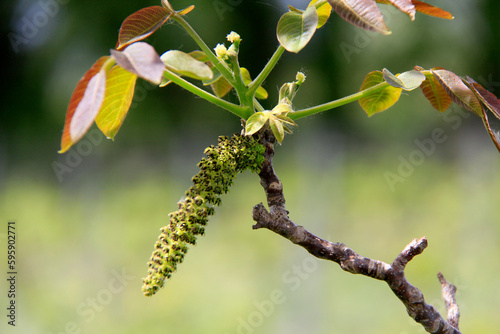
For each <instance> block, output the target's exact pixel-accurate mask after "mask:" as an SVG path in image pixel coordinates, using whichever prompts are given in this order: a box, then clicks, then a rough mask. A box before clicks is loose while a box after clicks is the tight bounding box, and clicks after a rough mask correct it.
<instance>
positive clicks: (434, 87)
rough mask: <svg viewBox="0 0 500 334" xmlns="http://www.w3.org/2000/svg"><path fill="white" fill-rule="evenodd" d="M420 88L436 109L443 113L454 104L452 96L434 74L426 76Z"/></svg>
mask: <svg viewBox="0 0 500 334" xmlns="http://www.w3.org/2000/svg"><path fill="white" fill-rule="evenodd" d="M420 88H421V89H422V93H424V96H425V97H426V98H427V100H429V102H430V103H431V105H432V106H433V107H434V109H436V110H438V111H440V112H443V111H446V110H447V109H448V108H449V107H450V105H451V102H452V101H451V98H450V96H449V95H448V93H447V92H446V90H445V89H444V88H443V86H442V85H441V84H440V83H439V81H438V80H437V79H436V77H435V76H434V75H433V74H429V75H426V78H425V81H424V82H422V85H420Z"/></svg>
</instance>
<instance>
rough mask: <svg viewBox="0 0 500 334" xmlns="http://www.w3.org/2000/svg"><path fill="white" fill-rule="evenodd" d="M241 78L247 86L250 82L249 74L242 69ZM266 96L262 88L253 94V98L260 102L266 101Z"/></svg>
mask: <svg viewBox="0 0 500 334" xmlns="http://www.w3.org/2000/svg"><path fill="white" fill-rule="evenodd" d="M241 78H242V79H243V83H244V84H245V85H247V86H248V85H249V84H250V83H251V82H252V77H251V76H250V72H248V70H247V69H246V68H244V67H242V68H241ZM268 95H269V94H268V93H267V91H266V90H265V89H264V88H263V87H262V86H260V87H259V88H257V91H256V92H255V97H256V98H258V99H261V100H265V99H267V97H268Z"/></svg>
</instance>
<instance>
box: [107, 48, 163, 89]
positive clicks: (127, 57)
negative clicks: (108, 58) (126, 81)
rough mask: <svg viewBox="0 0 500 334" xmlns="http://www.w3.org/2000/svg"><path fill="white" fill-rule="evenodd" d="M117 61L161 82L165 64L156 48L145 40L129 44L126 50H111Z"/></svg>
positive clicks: (131, 70) (146, 78)
mask: <svg viewBox="0 0 500 334" xmlns="http://www.w3.org/2000/svg"><path fill="white" fill-rule="evenodd" d="M111 55H112V56H113V57H114V58H115V59H116V63H117V64H118V65H120V66H121V67H123V68H124V69H126V70H127V71H129V72H131V73H134V74H136V75H138V76H139V77H140V78H143V79H145V80H148V81H150V82H152V83H154V84H156V85H159V84H160V83H161V79H162V77H163V72H164V71H165V65H164V64H163V62H162V61H161V59H160V56H159V55H158V54H157V53H156V51H155V49H154V48H153V47H152V46H151V45H149V44H148V43H145V42H137V43H134V44H132V45H129V46H128V47H127V48H126V49H125V50H124V51H116V50H111Z"/></svg>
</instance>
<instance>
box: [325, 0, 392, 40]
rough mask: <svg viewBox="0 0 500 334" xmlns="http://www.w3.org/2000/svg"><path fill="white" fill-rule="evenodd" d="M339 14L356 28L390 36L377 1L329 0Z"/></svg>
mask: <svg viewBox="0 0 500 334" xmlns="http://www.w3.org/2000/svg"><path fill="white" fill-rule="evenodd" d="M328 2H329V3H330V5H332V7H333V9H334V10H335V12H337V14H338V15H339V16H340V17H341V18H343V19H344V20H346V21H348V22H349V23H352V24H354V25H355V26H357V27H359V28H362V29H366V30H370V31H377V32H380V33H382V34H384V35H390V34H391V31H390V30H389V28H388V27H387V26H386V25H385V22H384V17H383V16H382V13H381V12H380V9H379V8H378V7H377V4H376V3H375V0H328Z"/></svg>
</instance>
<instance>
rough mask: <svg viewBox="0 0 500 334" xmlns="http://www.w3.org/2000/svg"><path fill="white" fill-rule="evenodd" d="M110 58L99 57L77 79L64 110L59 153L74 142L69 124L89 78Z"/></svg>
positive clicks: (67, 148)
mask: <svg viewBox="0 0 500 334" xmlns="http://www.w3.org/2000/svg"><path fill="white" fill-rule="evenodd" d="M109 59H110V57H109V56H104V57H101V58H99V59H98V60H97V61H96V62H95V63H94V65H92V67H91V68H90V69H89V70H88V71H87V72H86V73H85V74H84V75H83V77H82V78H81V79H80V81H78V84H77V85H76V87H75V90H74V91H73V94H72V95H71V99H70V100H69V105H68V109H67V110H66V120H65V122H64V129H63V135H62V137H61V149H60V150H59V153H64V152H66V151H67V150H69V149H70V147H71V146H72V145H73V144H74V143H75V142H74V141H73V140H71V135H70V130H69V129H70V124H71V120H72V119H73V115H74V114H75V110H76V108H77V107H78V105H79V104H80V102H81V101H82V99H83V96H84V94H85V91H86V90H87V86H88V84H89V81H90V79H92V78H93V77H94V76H95V75H96V74H97V73H99V71H100V70H101V68H102V67H103V65H104V63H105V62H106V61H108V60H109Z"/></svg>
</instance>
